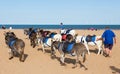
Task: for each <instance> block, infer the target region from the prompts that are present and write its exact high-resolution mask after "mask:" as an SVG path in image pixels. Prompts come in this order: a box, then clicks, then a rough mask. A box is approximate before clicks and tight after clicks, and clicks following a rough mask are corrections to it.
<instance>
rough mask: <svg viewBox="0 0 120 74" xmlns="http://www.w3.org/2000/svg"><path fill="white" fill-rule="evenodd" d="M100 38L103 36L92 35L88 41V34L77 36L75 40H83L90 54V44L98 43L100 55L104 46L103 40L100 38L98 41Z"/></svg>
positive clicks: (77, 41)
mask: <svg viewBox="0 0 120 74" xmlns="http://www.w3.org/2000/svg"><path fill="white" fill-rule="evenodd" d="M98 38H101V36H91V41H89V42H88V41H87V36H76V37H75V41H76V43H79V42H82V43H84V44H85V46H86V48H87V50H88V54H90V51H89V48H88V45H91V46H95V45H97V47H98V49H99V51H98V53H97V54H98V55H99V54H100V52H101V53H103V50H102V49H103V48H102V45H103V41H102V40H98V41H96V40H97V39H98Z"/></svg>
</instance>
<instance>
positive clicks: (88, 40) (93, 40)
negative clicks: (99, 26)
mask: <svg viewBox="0 0 120 74" xmlns="http://www.w3.org/2000/svg"><path fill="white" fill-rule="evenodd" d="M95 38H96V35H93V36H87V37H86V39H85V40H86V41H87V43H88V42H93V43H94V44H95V45H96V43H95Z"/></svg>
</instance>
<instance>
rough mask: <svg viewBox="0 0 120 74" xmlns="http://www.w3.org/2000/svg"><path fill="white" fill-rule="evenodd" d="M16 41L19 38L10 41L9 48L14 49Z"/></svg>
mask: <svg viewBox="0 0 120 74" xmlns="http://www.w3.org/2000/svg"><path fill="white" fill-rule="evenodd" d="M16 39H17V38H11V39H10V41H9V42H8V46H9V47H10V48H13V45H14V43H15V41H16Z"/></svg>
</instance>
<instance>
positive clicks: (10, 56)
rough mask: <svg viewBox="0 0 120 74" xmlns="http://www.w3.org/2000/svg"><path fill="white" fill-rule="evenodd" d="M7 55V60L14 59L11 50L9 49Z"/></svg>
mask: <svg viewBox="0 0 120 74" xmlns="http://www.w3.org/2000/svg"><path fill="white" fill-rule="evenodd" d="M8 53H9V60H11V59H12V58H13V57H14V56H13V51H12V50H11V49H9V51H8Z"/></svg>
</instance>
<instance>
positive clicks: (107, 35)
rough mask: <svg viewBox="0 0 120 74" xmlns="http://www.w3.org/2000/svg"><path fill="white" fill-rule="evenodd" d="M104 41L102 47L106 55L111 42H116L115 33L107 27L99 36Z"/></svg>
mask: <svg viewBox="0 0 120 74" xmlns="http://www.w3.org/2000/svg"><path fill="white" fill-rule="evenodd" d="M100 39H102V40H103V41H104V49H105V52H106V57H107V56H109V55H110V53H111V50H112V47H113V44H114V43H115V44H116V35H115V33H114V32H113V31H112V30H110V29H109V27H106V28H105V31H104V32H103V34H102V38H100ZM100 39H97V40H100Z"/></svg>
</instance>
